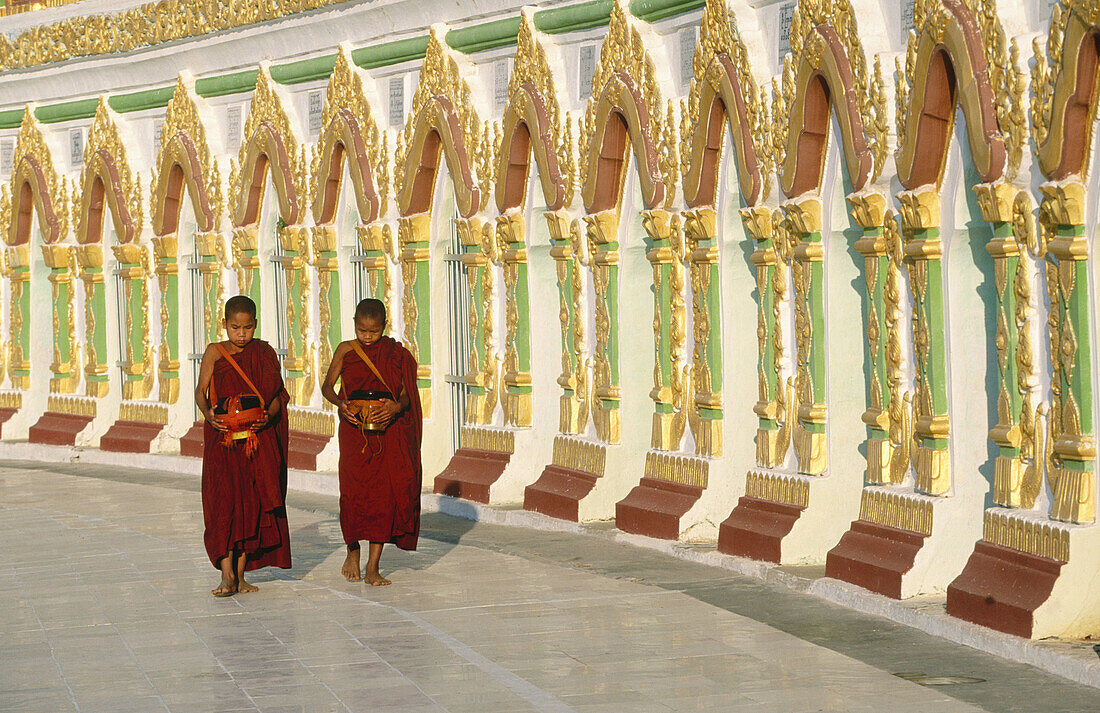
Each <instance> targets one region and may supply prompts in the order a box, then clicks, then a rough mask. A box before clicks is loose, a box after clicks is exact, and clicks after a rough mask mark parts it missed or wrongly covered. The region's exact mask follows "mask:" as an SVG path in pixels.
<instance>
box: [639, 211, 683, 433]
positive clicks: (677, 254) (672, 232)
mask: <svg viewBox="0 0 1100 713" xmlns="http://www.w3.org/2000/svg"><path fill="white" fill-rule="evenodd" d="M642 227H643V228H644V229H645V231H646V234H647V235H648V236H649V239H650V240H651V241H652V242H653V247H652V248H650V250H649V252H648V253H647V254H646V258H647V259H648V260H649V263H650V264H651V265H652V266H653V389H652V390H651V391H650V392H649V397H650V398H651V399H653V404H654V413H653V429H652V434H651V440H650V446H651V447H652V448H654V449H656V450H660V451H676V450H679V449H680V443H681V441H682V440H683V437H684V428H685V427H686V424H687V411H688V408H687V403H686V401H685V398H690V397H691V389H689V388H685V386H686V385H685V384H684V379H683V367H682V366H681V361H682V356H681V354H682V352H683V348H684V341H685V334H684V323H685V321H686V320H685V315H684V309H685V307H684V264H683V256H684V242H683V241H684V236H683V230H682V228H681V225H680V216H679V215H677V214H675V213H672V212H670V211H667V210H661V209H655V210H647V211H643V212H642Z"/></svg>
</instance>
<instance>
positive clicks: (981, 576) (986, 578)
mask: <svg viewBox="0 0 1100 713" xmlns="http://www.w3.org/2000/svg"><path fill="white" fill-rule="evenodd" d="M1062 564H1063V563H1062V562H1059V561H1058V560H1055V559H1050V558H1047V557H1040V556H1038V555H1033V554H1031V553H1029V552H1021V551H1020V550H1014V549H1012V548H1010V547H1004V546H1002V545H995V544H993V543H992V542H986V541H985V540H981V541H979V542H978V543H977V544H976V545H975V546H974V552H973V553H972V554H971V555H970V559H969V560H967V563H966V567H964V568H963V571H962V573H961V574H960V575H959V576H958V577H956V578H955V581H953V582H952V583H951V585H950V586H949V587H948V588H947V613H948V614H950V615H951V616H953V617H957V618H959V619H963V620H965V621H969V622H972V623H974V624H980V625H981V626H987V627H989V628H990V629H996V630H997V631H1003V632H1005V633H1006V634H1015V635H1016V636H1024V637H1028V638H1030V637H1031V635H1032V628H1033V626H1034V623H1035V621H1034V614H1035V610H1036V609H1038V608H1039V606H1040V605H1042V604H1043V603H1044V602H1045V601H1046V600H1047V599H1048V598H1049V597H1050V593H1051V590H1053V589H1054V583H1055V582H1056V581H1057V580H1058V575H1059V574H1061V571H1062Z"/></svg>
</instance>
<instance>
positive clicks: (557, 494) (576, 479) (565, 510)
mask: <svg viewBox="0 0 1100 713" xmlns="http://www.w3.org/2000/svg"><path fill="white" fill-rule="evenodd" d="M594 487H596V476H594V475H592V474H590V473H586V472H584V471H582V470H574V469H573V468H566V467H564V466H560V465H548V466H546V468H545V469H544V470H543V471H542V475H540V476H539V479H538V480H536V481H535V482H534V483H533V484H531V485H528V486H527V488H526V489H525V490H524V493H523V509H524V510H530V511H531V512H538V513H542V514H543V515H549V516H550V517H556V518H558V519H559V520H570V521H572V522H577V521H578V519H579V518H578V515H577V512H578V507H579V503H580V501H581V500H582V499H583V498H584V496H586V495H588V494H589V493H590V492H592V488H594Z"/></svg>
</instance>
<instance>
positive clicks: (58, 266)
mask: <svg viewBox="0 0 1100 713" xmlns="http://www.w3.org/2000/svg"><path fill="white" fill-rule="evenodd" d="M13 167H14V168H13V170H12V176H11V181H10V184H9V185H8V186H4V192H3V193H4V195H3V202H4V204H5V205H4V211H3V215H4V218H5V219H4V222H3V229H4V231H5V232H4V241H5V242H6V243H7V244H8V245H9V246H10V247H9V248H8V255H7V261H6V262H7V264H6V265H5V270H4V274H6V275H7V276H8V278H9V280H10V281H11V298H10V299H11V303H10V317H9V335H8V344H7V345H6V346H7V349H6V350H5V352H6V354H5V356H6V359H5V361H6V362H7V364H6V366H7V369H8V371H9V374H10V377H11V383H12V385H13V386H16V387H17V388H28V387H29V385H30V384H29V381H30V376H31V365H30V360H29V357H30V349H31V344H30V343H31V335H30V277H31V275H30V269H31V262H32V245H31V243H32V239H31V235H32V231H31V228H32V225H33V218H34V216H35V215H37V217H38V226H39V229H40V231H41V233H42V239H43V242H44V243H45V244H44V245H42V246H41V247H42V253H43V257H44V258H45V262H46V266H47V267H48V268H49V270H50V275H49V280H50V284H51V290H52V293H53V294H52V297H53V300H52V302H53V307H52V310H51V311H52V317H53V335H54V336H53V363H52V364H51V365H50V370H51V372H52V377H51V379H50V389H51V391H53V392H58V393H68V392H71V391H72V390H73V389H75V388H76V384H77V383H78V382H79V380H80V373H79V367H78V366H77V365H78V364H79V362H80V357H79V347H78V345H77V342H76V329H75V318H76V316H75V314H74V311H73V284H72V283H73V279H74V273H75V271H76V270H75V268H76V266H75V264H74V260H73V250H72V247H71V246H68V245H59V244H58V243H60V242H61V241H63V240H64V239H65V238H66V237H67V235H68V232H69V193H68V191H67V190H66V184H65V179H64V177H62V176H59V175H58V174H57V171H56V170H55V169H54V165H53V157H52V155H51V151H50V147H49V144H48V143H47V141H46V136H45V133H44V132H43V131H42V126H41V124H39V122H38V120H37V119H35V116H34V105H30V104H29V105H27V106H26V107H25V108H24V110H23V120H22V122H21V124H20V126H19V135H18V137H17V139H16V143H15V154H14V157H13ZM9 186H10V188H9Z"/></svg>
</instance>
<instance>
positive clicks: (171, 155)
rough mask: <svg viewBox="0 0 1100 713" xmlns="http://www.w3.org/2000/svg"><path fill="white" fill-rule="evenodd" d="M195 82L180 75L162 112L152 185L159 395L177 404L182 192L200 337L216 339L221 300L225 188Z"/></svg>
mask: <svg viewBox="0 0 1100 713" xmlns="http://www.w3.org/2000/svg"><path fill="white" fill-rule="evenodd" d="M201 102H202V100H201V99H200V98H199V97H198V95H197V94H196V93H195V88H194V82H193V81H192V80H191V79H190V77H189V76H185V75H184V74H181V75H180V76H179V77H178V78H177V80H176V88H175V91H174V92H173V93H172V99H171V101H169V103H168V107H167V109H166V111H165V117H164V126H163V127H162V130H161V137H160V144H159V145H158V146H157V157H156V164H155V166H156V173H155V175H154V177H153V185H152V196H151V202H152V206H151V207H152V222H153V234H154V237H153V239H152V242H153V252H154V255H155V258H156V267H155V269H154V272H155V274H156V276H157V286H158V288H159V289H160V294H161V300H160V305H161V306H160V326H161V331H160V334H161V338H160V345H159V347H158V355H159V362H158V371H159V378H158V382H159V384H160V389H159V391H160V393H159V398H160V400H161V401H162V402H164V403H176V401H177V400H178V399H179V389H180V348H179V339H180V334H179V331H180V330H179V318H180V315H179V235H178V231H179V218H180V212H181V210H182V208H183V201H184V200H185V198H184V192H185V191H186V193H187V197H188V198H190V201H191V206H192V209H193V211H194V214H195V220H196V223H197V230H196V234H195V236H194V240H195V245H196V247H197V248H198V254H199V256H200V260H201V262H202V265H201V266H200V267H199V272H200V274H201V276H202V277H201V279H202V312H203V324H202V325H197V324H196V325H192V328H193V329H202V333H203V341H205V342H212V341H217V340H218V338H219V328H218V326H217V318H216V315H217V313H218V308H219V305H220V302H221V278H220V274H219V268H220V267H221V266H222V265H223V264H224V262H225V261H224V256H223V254H222V250H221V238H220V236H219V234H218V232H217V231H218V229H219V227H220V226H221V222H222V217H223V215H222V214H223V212H224V190H223V187H222V177H221V172H220V171H219V166H218V161H217V159H216V158H215V157H214V155H213V153H214V151H213V148H212V147H211V145H210V141H209V139H208V137H207V133H206V126H205V124H204V122H203V117H202V112H203V109H204V108H201V107H200V103H201Z"/></svg>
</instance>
